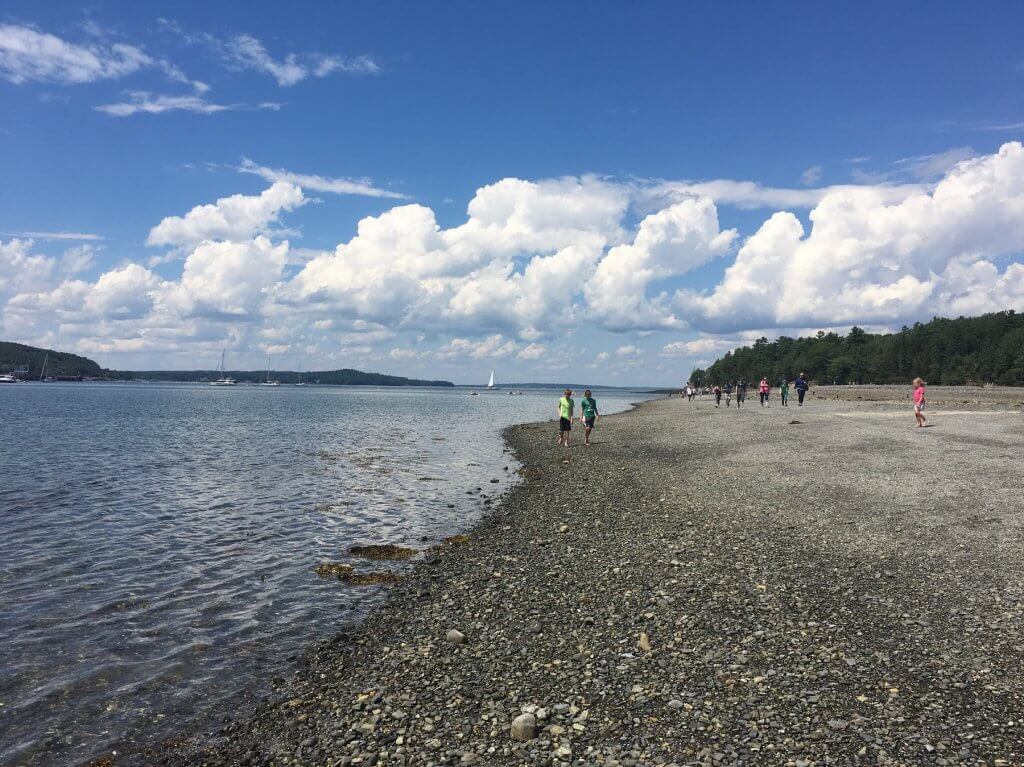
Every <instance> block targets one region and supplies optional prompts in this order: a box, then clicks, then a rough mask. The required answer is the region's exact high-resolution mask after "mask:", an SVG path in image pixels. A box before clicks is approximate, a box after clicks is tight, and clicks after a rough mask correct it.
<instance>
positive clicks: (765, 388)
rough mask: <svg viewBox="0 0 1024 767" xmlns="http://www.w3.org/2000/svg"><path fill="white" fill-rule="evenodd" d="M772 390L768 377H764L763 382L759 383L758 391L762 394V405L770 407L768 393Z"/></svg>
mask: <svg viewBox="0 0 1024 767" xmlns="http://www.w3.org/2000/svg"><path fill="white" fill-rule="evenodd" d="M771 390H772V387H771V386H770V385H769V384H768V379H767V378H762V379H761V383H759V384H758V385H757V391H758V393H759V394H760V395H761V407H768V393H769V392H770V391H771Z"/></svg>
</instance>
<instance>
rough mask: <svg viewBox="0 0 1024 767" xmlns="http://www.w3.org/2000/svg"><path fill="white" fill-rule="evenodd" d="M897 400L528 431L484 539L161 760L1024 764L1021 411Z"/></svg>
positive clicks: (936, 396)
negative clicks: (565, 435) (261, 697)
mask: <svg viewBox="0 0 1024 767" xmlns="http://www.w3.org/2000/svg"><path fill="white" fill-rule="evenodd" d="M840 388H841V389H842V390H843V392H842V393H843V394H844V395H846V396H844V397H843V398H842V399H836V398H834V396H832V395H834V394H836V393H837V389H840ZM882 388H884V387H870V389H869V390H862V391H860V392H853V394H852V397H851V396H849V394H850V393H851V391H852V389H851V387H836V389H831V388H825V387H818V388H816V389H814V390H813V391H812V394H811V396H810V397H809V399H808V402H807V404H806V405H805V406H804V407H802V408H799V407H796V406H795V401H794V404H793V405H792V406H790V407H788V408H782V407H780V406H779V403H778V401H777V398H776V399H775V400H773V401H772V403H771V407H770V408H768V409H762V408H760V407H759V406H758V404H757V402H756V400H748V402H747V403H746V405H745V406H744V408H743V410H742V411H737V410H736V408H735V407H731V408H728V409H726V408H725V407H724V404H723V406H722V407H721V408H718V409H716V408H715V407H714V405H713V402H712V401H711V398H710V397H704V398H700V399H697V400H695V401H693V402H687V401H685V400H683V399H678V398H674V399H667V400H658V401H654V402H650V403H645V404H643V405H641V406H639V407H638V408H636V409H635V410H633V411H631V412H629V413H624V414H619V415H616V416H612V417H609V418H605V419H603V420H602V421H601V424H600V428H599V429H598V430H597V431H596V432H595V440H594V441H595V444H594V445H593V446H592V447H590V448H583V447H573V448H571V449H570V450H568V451H566V450H563V449H560V448H557V447H556V446H555V445H554V437H555V432H554V429H555V425H554V423H544V424H533V425H526V426H520V427H514V428H512V429H510V430H509V431H508V433H507V437H508V440H509V443H510V445H511V446H512V448H513V449H514V451H515V453H516V455H517V456H518V457H519V459H520V461H522V463H523V464H524V466H525V467H526V470H525V471H524V474H525V475H526V476H527V477H528V478H527V479H525V480H524V482H523V484H521V485H519V486H518V487H516V488H514V489H512V490H511V491H510V492H509V493H508V494H507V495H506V496H505V497H504V499H503V500H502V502H501V503H500V504H499V505H497V506H496V508H495V509H494V510H493V511H492V512H491V513H490V514H489V515H488V516H487V517H486V518H485V519H484V520H483V522H482V523H481V524H479V525H478V526H477V527H476V528H474V529H473V530H471V531H469V535H468V538H467V539H465V540H464V541H460V542H453V543H452V544H450V545H447V546H444V547H441V548H439V549H436V550H432V551H430V552H429V553H428V554H427V555H426V556H425V558H424V559H423V561H421V562H420V563H419V564H418V565H416V567H415V568H414V569H413V570H412V571H411V573H410V574H409V575H408V577H406V578H405V579H404V580H403V581H402V582H401V583H400V584H398V585H396V586H395V587H393V589H392V591H391V595H390V598H389V600H388V601H387V603H386V604H385V606H384V607H383V608H381V609H379V610H377V611H376V612H374V613H373V614H372V615H371V616H370V617H369V618H368V619H367V620H366V622H365V623H364V624H362V625H361V626H360V627H359V628H357V629H353V630H352V631H350V632H349V633H347V634H341V635H339V636H338V637H336V638H335V640H333V641H332V642H328V643H325V644H323V645H321V646H319V647H317V648H315V649H314V650H311V651H310V653H309V655H308V657H307V659H306V664H305V666H304V668H303V671H302V672H301V673H300V675H299V676H298V677H297V678H295V679H292V680H288V681H286V682H282V683H281V684H279V685H278V686H277V687H276V689H275V694H274V696H273V697H272V698H271V699H269V700H268V701H266V702H264V703H262V704H261V705H259V706H258V707H257V708H256V710H255V711H251V710H250V711H239V712H238V719H237V720H236V721H234V722H231V723H229V724H227V725H225V726H223V727H218V728H216V729H215V730H213V729H211V732H209V733H207V734H206V735H204V736H203V737H201V738H199V739H197V740H195V741H192V742H182V743H180V744H176V745H175V746H174V747H173V748H169V749H167V750H164V751H163V752H162V753H161V756H160V757H159V758H157V757H153V761H162V762H164V763H168V764H176V765H178V764H188V765H199V764H209V765H229V764H230V765H235V764H258V765H264V764H275V765H276V764H281V765H283V764H296V765H299V764H301V765H374V764H378V765H442V764H445V765H455V764H480V765H608V766H609V767H614V766H615V765H622V766H623V767H625V766H628V765H671V764H675V765H690V764H699V765H705V764H706V765H755V764H756V765H762V764H763V765H798V766H801V767H809V765H822V764H833V765H863V764H888V765H924V764H937V765H961V764H964V765H978V764H986V765H1019V764H1022V763H1024V746H1022V745H1021V744H1022V743H1024V672H1022V668H1024V664H1022V661H1024V642H1022V640H1021V627H1022V615H1024V575H1022V573H1024V567H1022V565H1024V553H1022V552H1024V549H1022V545H1021V544H1022V539H1024V493H1022V476H1024V472H1022V470H1024V415H1022V414H1021V412H1020V403H1021V402H1022V401H1024V392H1021V393H1020V395H1015V396H1017V399H1016V400H1014V399H1013V397H1012V396H1009V395H1008V394H1007V393H1006V391H1005V390H1004V391H1003V392H1002V394H1001V395H1000V396H1001V397H1003V400H1005V401H1003V400H999V401H992V400H990V399H984V398H983V397H982V395H981V394H978V395H975V394H973V393H970V392H967V391H966V390H954V391H951V392H949V393H948V394H947V395H945V398H943V397H942V396H940V394H942V393H941V392H938V391H936V389H934V388H932V389H930V390H929V391H930V393H931V397H930V398H929V402H930V404H929V418H930V419H931V420H932V423H933V424H934V426H933V427H932V428H928V429H917V428H915V426H914V418H913V414H912V412H911V409H910V408H909V407H908V406H907V405H906V404H905V400H904V399H903V395H905V394H906V393H907V390H906V388H905V387H904V388H902V389H900V390H898V391H897V390H896V389H892V390H888V389H885V390H884V391H882V393H877V392H878V391H879V390H880V389H882ZM870 392H876V393H875V394H871V396H868V394H869V393H870ZM883 394H888V396H882V395H883ZM1010 394H1013V391H1012V390H1010ZM858 396H860V397H862V399H859V400H858V399H857V397H858ZM965 400H966V402H965ZM580 436H581V435H580V434H579V433H578V432H576V431H574V437H575V438H576V440H577V443H578V439H579V437H580ZM312 577H315V576H312ZM339 588H346V587H345V586H343V585H341V584H339ZM453 631H455V632H458V634H457V635H456V634H452V633H450V632H453ZM453 640H454V641H453ZM524 714H525V716H524ZM517 717H520V719H519V720H518V722H517V725H516V728H515V731H514V732H513V728H512V723H513V720H515V719H516V718H517ZM531 722H532V724H533V727H532V728H531V727H530V726H529V725H530V724H531ZM531 730H532V731H531ZM531 734H532V735H533V737H532V738H529V739H526V740H520V739H517V738H523V737H526V736H528V735H531Z"/></svg>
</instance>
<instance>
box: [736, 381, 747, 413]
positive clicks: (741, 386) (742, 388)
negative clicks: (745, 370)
mask: <svg viewBox="0 0 1024 767" xmlns="http://www.w3.org/2000/svg"><path fill="white" fill-rule="evenodd" d="M746 398H747V382H746V381H744V380H743V379H742V378H741V379H740V380H739V381H737V382H736V409H737V410H739V409H740V408H741V407H742V406H743V401H744V400H745V399H746Z"/></svg>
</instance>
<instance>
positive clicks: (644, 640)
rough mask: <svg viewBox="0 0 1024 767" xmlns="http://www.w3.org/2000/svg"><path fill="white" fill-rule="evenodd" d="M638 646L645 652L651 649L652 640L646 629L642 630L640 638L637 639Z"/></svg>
mask: <svg viewBox="0 0 1024 767" xmlns="http://www.w3.org/2000/svg"><path fill="white" fill-rule="evenodd" d="M636 646H637V647H639V648H640V649H641V650H643V651H644V652H650V651H651V640H650V638H649V637H648V636H647V633H646V632H644V631H641V632H640V638H639V639H638V640H637V643H636Z"/></svg>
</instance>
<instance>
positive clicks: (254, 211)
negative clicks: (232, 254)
mask: <svg viewBox="0 0 1024 767" xmlns="http://www.w3.org/2000/svg"><path fill="white" fill-rule="evenodd" d="M307 202H308V199H307V198H306V197H305V195H303V193H302V190H301V189H300V188H299V187H297V186H295V185H294V184H289V183H286V182H283V181H280V182H277V183H275V184H273V185H272V186H270V187H269V188H268V189H266V190H264V191H263V192H262V193H261V194H259V195H255V196H254V195H244V194H235V195H232V196H231V197H222V198H221V199H219V200H217V202H215V203H213V204H210V205H197V206H196V207H194V208H192V210H190V211H189V212H188V213H186V214H185V215H184V216H168V217H167V218H165V219H163V220H162V221H161V222H160V223H159V224H157V225H156V226H155V227H153V229H152V230H150V232H149V237H148V238H147V239H146V244H147V245H195V244H197V243H200V242H202V241H204V240H245V239H248V238H250V237H252V236H253V235H255V234H257V233H261V232H266V231H267V229H268V228H269V226H270V225H271V224H273V223H276V222H277V221H278V220H279V219H280V216H281V213H283V212H285V211H291V210H294V209H295V208H298V207H300V206H302V205H305V204H306V203H307Z"/></svg>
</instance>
